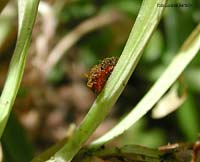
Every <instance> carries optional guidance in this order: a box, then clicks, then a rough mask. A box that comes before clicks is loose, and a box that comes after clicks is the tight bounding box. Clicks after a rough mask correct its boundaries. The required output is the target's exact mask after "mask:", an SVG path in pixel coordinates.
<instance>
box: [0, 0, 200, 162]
mask: <svg viewBox="0 0 200 162" xmlns="http://www.w3.org/2000/svg"><path fill="white" fill-rule="evenodd" d="M38 3H39V0H30V1H26V0H19V1H18V8H19V30H18V39H17V44H16V48H15V52H14V55H13V58H12V60H11V63H10V67H9V72H8V77H7V80H6V83H5V86H4V89H3V92H2V95H1V98H0V136H2V134H3V131H4V128H5V126H6V123H7V121H8V118H9V114H10V112H11V109H12V106H13V104H14V101H15V98H16V95H17V92H18V89H19V85H20V82H21V79H22V76H23V70H24V66H25V60H26V54H27V49H28V46H29V43H30V37H31V32H32V28H33V24H34V22H35V17H36V15H37V7H38ZM158 3H160V4H166V3H167V0H151V1H149V0H144V1H143V3H142V6H141V8H140V11H139V14H138V16H137V19H136V21H135V24H134V26H133V28H132V31H131V33H130V36H129V38H128V41H127V43H126V45H125V48H124V50H123V52H122V54H121V56H120V58H119V61H118V63H117V65H116V67H115V68H114V71H113V72H112V74H111V76H110V77H109V79H108V81H107V83H106V85H105V87H104V89H103V90H102V92H101V93H100V94H99V95H98V96H97V98H96V100H95V102H94V103H93V105H92V107H91V108H90V110H89V112H88V114H87V115H86V116H85V118H84V120H83V121H82V123H81V125H80V126H79V127H78V128H77V129H76V130H75V132H74V134H73V136H72V137H71V138H69V139H68V140H66V139H64V140H63V141H61V142H60V143H58V144H57V145H56V146H54V147H53V148H50V150H47V152H45V153H44V154H43V155H41V156H38V157H36V158H34V159H33V160H32V162H40V161H41V162H42V161H47V162H64V161H71V160H72V159H73V158H74V156H76V155H77V153H78V151H79V150H80V149H81V148H82V146H83V144H84V143H85V142H86V141H87V140H88V138H89V137H90V136H91V134H92V133H93V132H94V131H95V129H96V128H97V127H98V125H99V124H100V123H101V122H102V121H103V120H104V118H105V117H106V116H107V114H108V113H109V112H110V110H111V108H112V106H113V105H114V104H115V102H116V101H117V99H118V97H119V96H120V94H121V93H122V91H123V90H124V88H125V86H126V84H127V82H128V80H129V78H130V77H131V75H132V73H133V71H134V70H135V67H136V66H137V64H138V62H139V60H140V58H141V56H142V54H143V53H142V52H143V51H144V48H145V46H146V45H147V43H148V40H149V39H150V37H151V35H152V33H153V31H154V30H155V28H156V26H157V25H158V23H159V21H160V19H161V17H162V13H163V11H164V7H158V6H157V4H158ZM2 8H3V7H2ZM199 42H200V25H198V26H197V27H196V29H195V30H194V32H193V33H192V34H191V35H190V36H189V37H188V39H187V40H186V41H185V43H184V44H183V46H182V47H181V49H180V51H179V52H178V53H177V55H176V56H175V58H174V59H173V60H172V61H171V63H170V65H169V66H168V67H167V68H166V70H165V71H164V72H163V74H162V75H161V77H160V78H159V79H158V80H157V81H156V82H155V84H154V85H153V87H152V88H151V89H150V90H149V92H148V93H147V94H146V95H145V96H144V97H143V99H142V100H141V101H140V102H139V103H138V104H137V105H136V107H134V108H133V110H132V111H131V112H130V113H129V114H128V115H127V116H126V117H125V118H124V119H123V120H122V121H121V122H119V124H117V125H116V126H115V127H114V128H113V129H111V131H109V132H108V133H106V134H105V135H103V136H102V137H100V138H99V139H97V140H95V141H94V142H93V143H92V144H91V145H90V148H92V149H93V148H96V147H97V148H98V147H99V146H100V145H102V144H105V143H107V142H108V141H110V140H112V139H114V138H115V137H117V136H119V135H120V134H122V133H123V132H124V131H125V130H127V129H129V128H130V127H131V126H132V125H133V124H134V123H135V122H136V121H138V120H139V119H140V118H142V117H143V116H144V115H145V114H146V113H147V112H148V111H149V110H150V109H151V108H152V107H153V106H154V104H155V103H156V102H158V100H159V99H160V98H161V97H162V96H163V94H164V93H165V92H166V91H167V90H168V89H169V88H170V87H171V86H172V85H173V84H174V82H175V81H176V80H177V78H178V77H179V76H180V74H181V73H182V72H183V71H184V69H185V68H186V67H187V65H188V64H189V63H190V62H191V61H192V59H193V58H194V57H195V56H196V54H197V53H198V51H199V49H200V43H199ZM156 157H157V156H156Z"/></svg>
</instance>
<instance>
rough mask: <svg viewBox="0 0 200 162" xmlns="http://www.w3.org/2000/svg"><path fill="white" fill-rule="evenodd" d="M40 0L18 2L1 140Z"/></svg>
mask: <svg viewBox="0 0 200 162" xmlns="http://www.w3.org/2000/svg"><path fill="white" fill-rule="evenodd" d="M38 3H39V0H28V1H27V0H18V7H19V30H18V38H17V44H16V48H15V51H14V54H13V57H12V60H11V63H10V66H9V71H8V76H7V79H6V82H5V85H4V88H3V91H2V94H1V98H0V138H1V136H2V134H3V131H4V128H5V126H6V123H7V120H8V118H9V115H10V112H11V110H12V106H13V104H14V101H15V98H16V95H17V92H18V89H19V86H20V82H21V79H22V76H23V71H24V66H25V60H26V55H27V50H28V47H29V43H30V38H31V32H32V28H33V25H34V22H35V18H36V15H37V7H38Z"/></svg>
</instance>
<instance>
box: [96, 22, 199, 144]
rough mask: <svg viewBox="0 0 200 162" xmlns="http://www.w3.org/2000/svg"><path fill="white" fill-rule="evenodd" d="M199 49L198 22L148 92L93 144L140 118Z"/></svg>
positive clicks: (129, 125) (127, 126) (113, 135)
mask: <svg viewBox="0 0 200 162" xmlns="http://www.w3.org/2000/svg"><path fill="white" fill-rule="evenodd" d="M199 49H200V24H199V25H198V26H197V27H196V28H195V30H194V31H193V32H192V34H191V35H190V36H189V38H188V39H187V40H186V41H185V43H184V44H183V46H182V48H181V50H180V51H179V53H178V54H177V55H176V57H175V58H174V59H173V60H172V62H171V63H170V65H169V66H168V67H167V69H166V70H165V71H164V72H163V74H162V75H161V77H160V78H159V79H158V80H157V81H156V83H155V84H154V85H153V86H152V88H151V89H150V90H149V92H148V93H147V94H146V95H145V96H144V97H143V98H142V99H141V100H140V102H139V103H138V104H137V105H136V106H135V107H134V108H133V110H132V111H131V112H130V113H129V114H128V115H127V116H126V117H125V118H124V119H123V120H122V121H120V122H119V123H118V124H117V125H116V126H115V127H114V128H113V129H111V130H110V131H109V132H107V133H106V134H105V135H103V136H101V137H100V138H99V139H97V140H96V141H94V142H93V145H101V144H103V143H106V142H108V141H110V140H112V139H113V138H115V137H117V136H119V135H120V134H122V133H123V132H124V131H125V130H127V129H129V128H130V127H131V126H132V125H133V124H134V123H135V122H137V121H138V120H139V119H141V118H142V117H143V116H144V115H145V114H146V113H147V112H148V111H149V110H150V109H151V108H152V107H153V106H154V105H155V103H157V102H158V100H159V99H160V98H161V97H162V96H163V94H164V93H165V92H166V91H167V90H168V89H169V88H170V86H172V84H173V83H174V82H175V81H176V80H177V78H178V77H179V76H180V74H181V73H182V72H183V71H184V69H185V68H186V67H187V65H188V64H189V63H190V62H191V61H192V59H193V58H194V57H195V56H196V54H197V53H198V51H199Z"/></svg>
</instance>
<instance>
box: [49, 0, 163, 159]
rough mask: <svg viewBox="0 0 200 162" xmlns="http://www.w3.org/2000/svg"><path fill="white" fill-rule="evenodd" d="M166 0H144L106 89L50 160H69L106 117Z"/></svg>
mask: <svg viewBox="0 0 200 162" xmlns="http://www.w3.org/2000/svg"><path fill="white" fill-rule="evenodd" d="M157 3H162V4H165V3H166V0H144V1H143V3H142V7H141V9H140V11H139V14H138V16H137V19H136V22H135V24H134V27H133V29H132V31H131V33H130V36H129V39H128V41H127V44H126V46H125V48H124V50H123V53H122V55H121V57H120V59H119V61H118V63H117V65H116V67H115V68H114V71H113V73H112V74H111V76H110V77H109V79H108V81H107V83H106V85H105V87H104V89H103V90H102V92H101V93H100V95H99V96H98V97H97V99H96V100H95V102H94V104H93V105H92V107H91V108H90V111H89V112H88V114H87V115H86V117H85V119H84V120H83V122H82V123H81V125H80V127H79V128H78V129H77V130H76V132H75V133H74V135H73V136H72V137H71V138H70V139H69V141H68V142H67V143H66V145H65V146H64V147H62V148H61V149H60V150H59V151H58V152H57V153H56V154H55V155H54V156H53V157H52V158H51V159H50V160H48V162H66V161H67V162H68V161H70V160H72V158H73V157H74V156H75V154H76V153H77V152H78V151H79V149H80V148H81V146H82V145H83V144H84V142H86V141H87V139H88V138H89V137H90V135H91V134H92V133H93V132H94V131H95V129H96V128H97V127H98V125H99V124H100V123H101V122H102V121H103V120H104V118H105V117H106V115H107V114H108V113H109V111H110V110H111V108H112V106H113V105H114V103H115V102H116V100H117V99H118V97H119V96H120V94H121V92H122V91H123V89H124V87H125V85H126V83H127V82H128V80H129V78H130V76H131V75H132V73H133V71H134V69H135V67H136V65H137V63H138V61H139V59H140V57H141V55H142V51H143V49H144V47H145V45H146V43H147V41H148V40H149V38H150V36H151V35H152V32H153V30H154V29H155V27H156V25H157V24H158V22H159V20H160V18H161V16H162V12H163V9H164V8H163V7H157Z"/></svg>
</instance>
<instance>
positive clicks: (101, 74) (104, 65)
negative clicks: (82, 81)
mask: <svg viewBox="0 0 200 162" xmlns="http://www.w3.org/2000/svg"><path fill="white" fill-rule="evenodd" d="M117 60H118V58H117V57H110V58H105V59H103V60H102V61H101V62H100V63H99V64H98V65H95V66H93V67H92V68H91V70H90V72H89V73H87V74H86V77H87V78H88V82H87V86H88V87H89V88H91V89H92V90H93V91H94V92H95V93H100V92H101V90H102V89H103V87H104V85H105V83H106V81H107V80H108V77H109V76H110V74H111V72H112V71H113V69H114V67H115V65H116V63H117Z"/></svg>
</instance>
